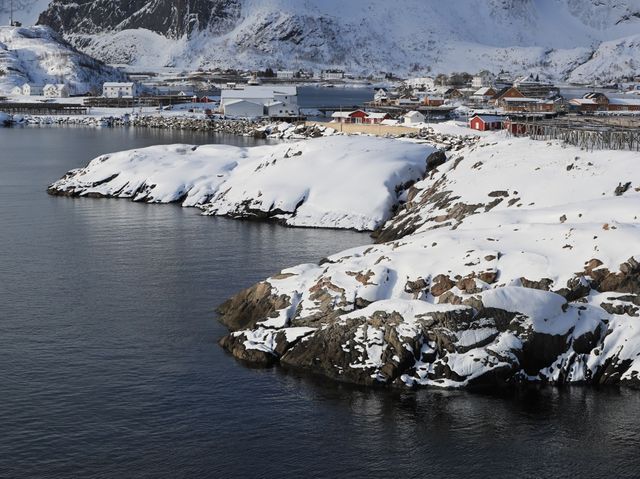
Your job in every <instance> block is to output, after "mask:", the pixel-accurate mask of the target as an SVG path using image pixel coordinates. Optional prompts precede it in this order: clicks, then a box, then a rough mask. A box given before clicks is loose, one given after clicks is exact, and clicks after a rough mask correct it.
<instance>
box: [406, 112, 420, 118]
mask: <svg viewBox="0 0 640 479" xmlns="http://www.w3.org/2000/svg"><path fill="white" fill-rule="evenodd" d="M403 116H404V117H406V118H415V117H416V116H424V115H423V114H422V113H420V112H419V111H417V110H412V111H410V112H407V113H405V114H404V115H403Z"/></svg>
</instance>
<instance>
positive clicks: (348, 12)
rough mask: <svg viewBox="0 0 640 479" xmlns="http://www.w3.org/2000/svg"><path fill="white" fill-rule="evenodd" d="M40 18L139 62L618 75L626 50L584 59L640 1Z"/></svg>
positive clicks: (286, 6) (216, 6) (284, 5)
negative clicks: (618, 55) (580, 70)
mask: <svg viewBox="0 0 640 479" xmlns="http://www.w3.org/2000/svg"><path fill="white" fill-rule="evenodd" d="M40 23H43V24H47V25H50V26H52V27H53V28H55V29H56V30H57V31H59V32H61V33H63V34H64V35H65V36H66V38H67V39H69V40H70V41H71V42H72V43H73V44H74V45H76V46H78V47H80V48H82V49H83V50H84V51H86V52H88V53H89V54H91V55H93V56H96V57H97V58H100V59H102V60H105V61H108V62H111V63H130V64H134V65H137V66H140V67H143V66H146V67H153V66H158V64H159V63H160V64H162V65H172V66H180V67H183V68H196V67H198V66H212V67H229V68H238V67H244V68H247V69H255V68H257V67H258V66H260V67H263V68H264V67H272V68H294V67H295V68H298V67H305V68H312V69H316V70H317V69H320V68H327V67H336V66H338V67H342V68H346V69H348V70H349V71H351V72H353V73H361V72H378V71H393V72H401V73H409V72H411V71H431V72H452V71H469V72H476V71H479V70H481V69H489V70H493V71H494V72H496V73H497V72H498V71H500V70H502V69H507V70H510V71H512V72H513V73H514V74H522V73H525V74H529V73H531V72H534V74H535V73H540V74H542V76H545V75H546V76H549V77H552V78H558V79H566V78H567V77H569V76H570V75H571V74H572V71H573V70H575V69H576V68H577V67H579V66H580V65H582V64H584V63H585V62H586V63H589V65H590V66H589V67H588V70H589V72H590V75H594V76H592V77H590V78H589V79H588V80H587V81H591V80H593V79H594V78H595V75H598V78H602V79H605V78H609V77H615V76H617V75H618V74H621V73H624V72H626V71H627V70H629V65H627V64H626V58H624V57H625V56H626V55H624V56H622V57H621V58H620V59H619V60H618V59H617V58H616V57H614V56H609V57H608V58H607V59H606V61H605V62H599V61H596V62H593V61H590V59H591V56H592V54H593V53H594V51H596V50H597V49H598V46H599V45H600V44H602V42H611V41H616V42H618V43H620V42H623V43H624V42H625V41H626V40H620V39H624V38H625V37H629V36H632V35H637V34H638V33H639V31H640V1H639V0H589V1H585V0H536V1H531V0H527V1H515V0H486V1H483V2H478V1H476V0H456V1H455V2H442V1H441V0H400V1H394V2H390V1H388V0H367V1H362V0H358V1H350V2H345V1H343V0H323V1H316V0H295V1H294V0H187V1H184V2H181V3H180V8H176V7H175V2H171V1H169V0H153V1H151V0H148V1H141V2H128V3H126V2H125V3H123V2H120V1H116V0H97V1H93V0H92V1H77V0H54V1H53V2H51V4H50V6H49V7H48V8H47V10H46V11H45V12H43V14H42V15H41V17H40ZM603 53H604V52H603ZM596 60H597V59H596ZM631 69H632V70H634V67H633V66H631ZM592 70H593V72H592ZM635 71H636V73H637V69H636V70H635ZM576 75H577V76H576V78H582V76H583V75H582V74H581V73H577V74H576Z"/></svg>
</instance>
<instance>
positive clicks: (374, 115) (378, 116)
mask: <svg viewBox="0 0 640 479" xmlns="http://www.w3.org/2000/svg"><path fill="white" fill-rule="evenodd" d="M367 116H368V117H369V118H375V119H383V118H385V117H386V116H387V113H367Z"/></svg>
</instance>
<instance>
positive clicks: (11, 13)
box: [9, 0, 13, 26]
mask: <svg viewBox="0 0 640 479" xmlns="http://www.w3.org/2000/svg"><path fill="white" fill-rule="evenodd" d="M9 25H10V26H13V0H11V1H10V2H9Z"/></svg>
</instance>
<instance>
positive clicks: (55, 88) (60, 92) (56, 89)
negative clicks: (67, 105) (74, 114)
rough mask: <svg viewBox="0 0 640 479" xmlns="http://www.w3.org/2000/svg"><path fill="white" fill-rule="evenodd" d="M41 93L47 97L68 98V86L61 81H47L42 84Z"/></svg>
mask: <svg viewBox="0 0 640 479" xmlns="http://www.w3.org/2000/svg"><path fill="white" fill-rule="evenodd" d="M42 93H43V95H44V96H45V97H47V98H68V97H69V87H68V86H67V85H64V84H62V83H58V84H55V85H54V84H52V83H49V84H47V85H45V86H44V88H43V89H42Z"/></svg>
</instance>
